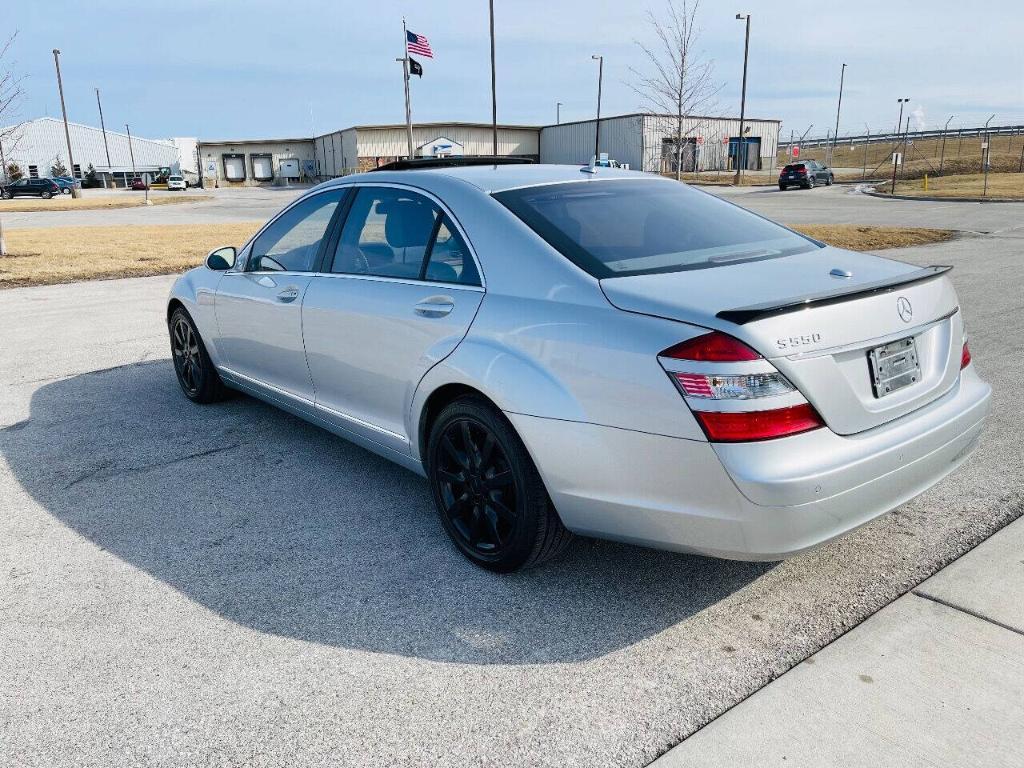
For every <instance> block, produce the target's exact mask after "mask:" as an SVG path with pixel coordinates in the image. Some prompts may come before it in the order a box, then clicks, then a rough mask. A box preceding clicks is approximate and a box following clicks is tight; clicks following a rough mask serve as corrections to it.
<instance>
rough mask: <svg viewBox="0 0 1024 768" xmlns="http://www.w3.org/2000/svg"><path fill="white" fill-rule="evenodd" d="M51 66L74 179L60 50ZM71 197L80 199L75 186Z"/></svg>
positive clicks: (55, 49)
mask: <svg viewBox="0 0 1024 768" xmlns="http://www.w3.org/2000/svg"><path fill="white" fill-rule="evenodd" d="M53 65H54V66H55V67H56V68H57V90H58V91H59V92H60V111H61V112H62V113H63V114H64V139H65V140H66V141H67V143H68V165H69V166H70V171H71V178H74V177H75V158H74V157H72V156H71V129H69V128H68V110H67V107H65V106H64V83H63V82H62V81H61V78H60V49H58V48H54V49H53ZM71 196H72V197H81V196H82V193H81V192H80V191H79V189H78V187H77V186H76V185H75V184H72V185H71Z"/></svg>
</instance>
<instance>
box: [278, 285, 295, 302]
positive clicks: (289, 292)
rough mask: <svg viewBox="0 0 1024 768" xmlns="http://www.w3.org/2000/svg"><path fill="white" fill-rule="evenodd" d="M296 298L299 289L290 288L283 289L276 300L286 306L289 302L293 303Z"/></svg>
mask: <svg viewBox="0 0 1024 768" xmlns="http://www.w3.org/2000/svg"><path fill="white" fill-rule="evenodd" d="M297 298H299V289H298V288H295V287H294V286H293V287H291V288H285V289H284V290H283V291H281V292H280V293H279V294H277V300H278V301H280V302H282V303H283V304H288V303H289V302H292V301H295V300H296V299H297Z"/></svg>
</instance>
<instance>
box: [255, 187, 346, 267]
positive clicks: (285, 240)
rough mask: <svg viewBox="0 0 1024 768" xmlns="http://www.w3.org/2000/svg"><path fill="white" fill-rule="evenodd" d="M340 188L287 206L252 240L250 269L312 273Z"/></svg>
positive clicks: (339, 194)
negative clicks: (286, 208)
mask: <svg viewBox="0 0 1024 768" xmlns="http://www.w3.org/2000/svg"><path fill="white" fill-rule="evenodd" d="M343 194H344V191H343V190H333V191H331V192H323V193H321V194H319V195H313V196H312V197H308V198H306V199H305V200H303V201H302V202H300V203H297V204H296V205H294V206H292V207H291V208H289V209H288V210H287V211H286V212H285V213H284V214H282V215H281V216H280V217H279V218H278V219H277V221H275V222H274V223H273V224H271V225H270V226H269V227H267V228H266V229H265V230H264V231H263V232H262V233H261V234H260V236H259V237H258V238H256V242H255V243H253V247H252V257H251V258H250V259H249V270H250V271H263V270H271V271H275V272H311V271H313V269H315V267H316V256H317V252H318V251H319V249H320V241H321V240H323V237H324V234H325V233H326V232H327V226H328V225H329V224H330V223H331V217H332V216H333V215H334V211H335V209H337V207H338V201H340V200H341V197H342V195H343Z"/></svg>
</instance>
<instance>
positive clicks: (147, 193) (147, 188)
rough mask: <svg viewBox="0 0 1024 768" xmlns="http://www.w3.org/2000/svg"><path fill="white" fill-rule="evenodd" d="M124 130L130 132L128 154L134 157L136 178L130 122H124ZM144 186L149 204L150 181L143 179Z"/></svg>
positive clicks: (133, 170)
mask: <svg viewBox="0 0 1024 768" xmlns="http://www.w3.org/2000/svg"><path fill="white" fill-rule="evenodd" d="M124 130H125V132H126V133H127V134H128V154H129V155H130V156H131V158H132V179H133V180H134V179H135V151H134V150H133V149H132V132H131V129H129V128H128V123H125V124H124ZM142 187H143V189H145V191H146V205H149V182H148V181H146V180H145V179H143V181H142Z"/></svg>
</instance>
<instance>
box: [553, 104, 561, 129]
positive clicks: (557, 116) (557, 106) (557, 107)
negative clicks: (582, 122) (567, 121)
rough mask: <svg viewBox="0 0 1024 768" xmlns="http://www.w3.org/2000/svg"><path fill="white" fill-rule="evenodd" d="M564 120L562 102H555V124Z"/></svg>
mask: <svg viewBox="0 0 1024 768" xmlns="http://www.w3.org/2000/svg"><path fill="white" fill-rule="evenodd" d="M561 122H562V102H560V101H559V102H557V103H556V104H555V125H559V124H561Z"/></svg>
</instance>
